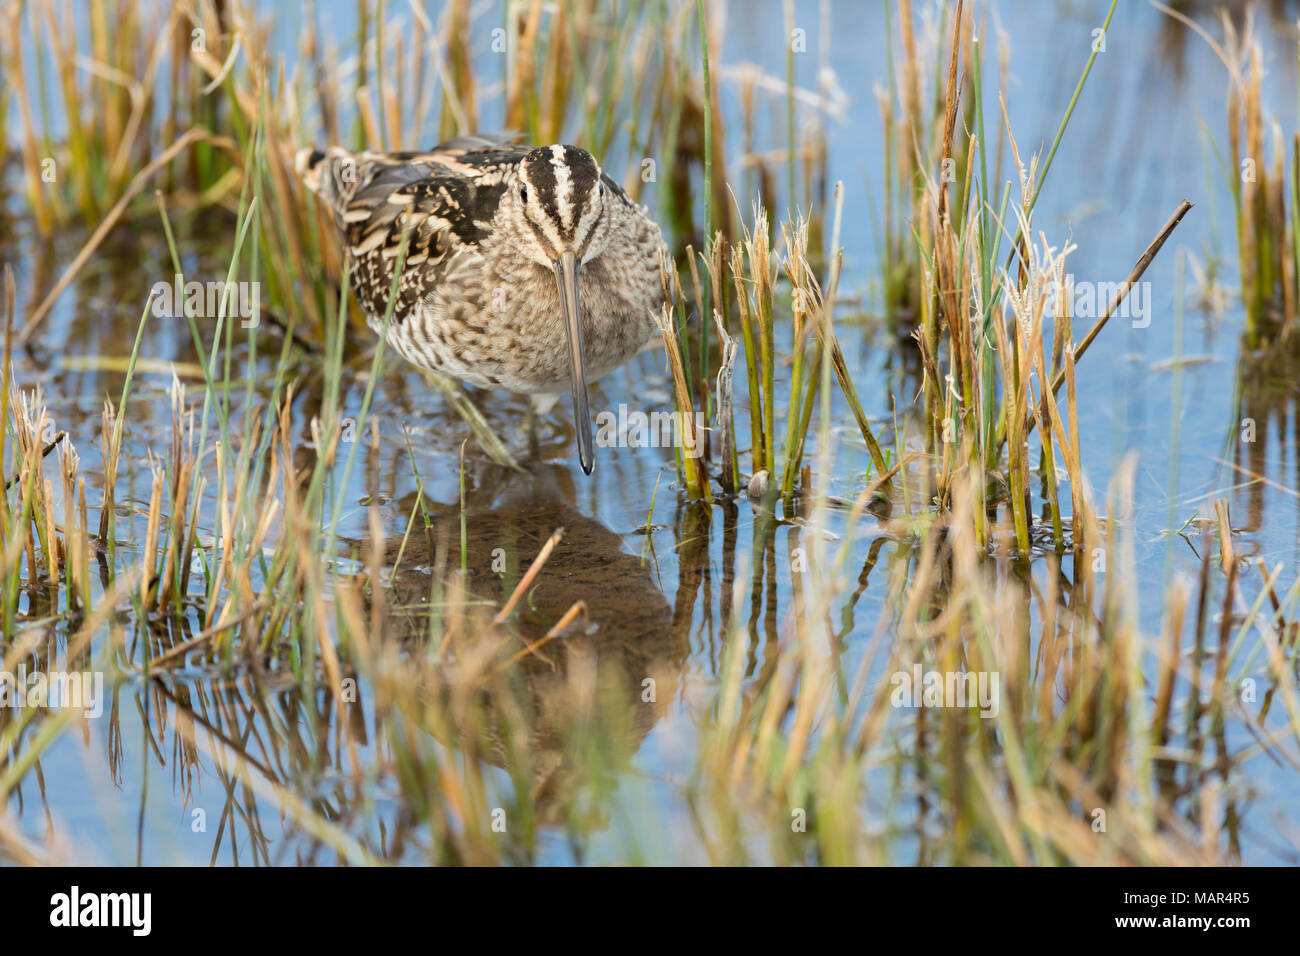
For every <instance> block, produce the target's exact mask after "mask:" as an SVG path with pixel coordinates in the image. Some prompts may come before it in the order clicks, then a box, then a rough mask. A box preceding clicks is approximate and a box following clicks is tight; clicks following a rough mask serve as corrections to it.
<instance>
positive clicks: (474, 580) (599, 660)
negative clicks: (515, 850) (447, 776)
mask: <svg viewBox="0 0 1300 956" xmlns="http://www.w3.org/2000/svg"><path fill="white" fill-rule="evenodd" d="M542 468H543V471H542V473H541V474H540V476H539V480H538V482H537V483H538V484H551V485H552V487H553V486H554V485H553V482H554V478H555V477H557V476H559V477H564V478H567V475H568V472H567V470H566V469H564V468H563V467H559V466H542ZM414 506H415V501H414V499H413V498H412V499H411V500H409V501H406V502H404V509H409V508H410V507H414ZM431 517H432V520H433V522H434V525H435V527H434V528H433V529H432V535H431V539H432V541H433V542H434V543H435V544H434V547H435V550H437V549H439V548H444V547H445V548H447V549H448V554H447V555H446V556H445V558H444V560H443V561H442V562H439V560H438V555H436V554H435V555H430V554H428V545H427V543H425V542H417V540H416V539H417V536H415V535H412V536H411V538H410V539H409V540H408V542H407V549H406V553H405V555H404V557H403V558H402V561H401V565H400V567H399V568H398V570H397V572H396V574H395V575H394V578H393V581H392V585H391V588H390V591H389V595H388V598H387V600H388V603H389V606H390V608H393V609H399V608H407V609H411V608H416V609H418V608H421V607H423V606H424V602H425V601H427V599H428V596H429V594H430V584H431V583H432V582H431V576H432V574H433V573H434V572H433V571H432V570H431V569H433V568H437V567H439V566H440V565H441V566H444V567H446V568H447V574H446V577H447V590H451V589H452V586H453V584H452V580H451V579H452V578H454V577H455V576H456V575H459V573H460V570H459V569H460V513H459V509H458V507H449V508H447V509H446V511H445V513H443V514H437V515H434V514H432V513H431ZM557 528H563V529H564V536H563V537H562V538H561V539H560V541H559V542H558V544H556V545H555V548H554V550H553V551H552V552H551V555H550V557H549V558H548V559H547V561H546V564H545V565H544V567H543V568H542V570H541V572H540V574H539V575H538V576H537V578H536V580H535V581H534V582H533V584H532V586H531V587H530V588H529V590H528V592H527V596H526V597H525V599H524V600H523V601H521V602H520V606H519V610H518V611H517V612H516V621H515V625H514V630H515V632H516V633H517V634H518V636H519V638H520V641H519V642H517V643H515V642H512V643H511V644H510V645H508V646H507V648H506V652H505V653H504V654H503V655H502V656H503V657H507V658H508V657H510V656H513V655H514V654H515V653H516V652H517V651H520V650H522V649H523V648H524V647H525V646H526V645H531V644H533V643H535V642H537V641H539V640H541V639H542V638H543V637H544V635H546V633H547V632H548V630H549V629H550V628H551V627H552V626H553V625H554V624H555V623H556V621H558V620H559V619H560V618H561V617H562V616H563V615H564V614H565V612H566V611H568V610H569V609H570V608H571V607H572V606H573V604H574V602H575V601H582V602H583V603H584V604H585V605H586V608H587V615H586V621H587V625H586V627H584V626H583V624H582V621H581V619H579V620H578V622H577V623H576V624H575V625H574V626H573V627H572V628H570V629H569V630H568V631H567V632H566V633H565V634H563V635H561V636H558V637H555V638H554V639H552V640H549V641H546V642H545V643H543V644H542V645H541V646H540V647H538V648H537V653H535V654H534V653H525V654H523V656H522V657H520V658H519V660H518V661H517V662H515V663H514V664H512V665H511V666H510V668H509V669H508V670H507V671H506V672H505V673H504V674H503V675H502V676H503V677H504V678H505V681H504V686H508V687H509V688H510V689H511V693H510V697H509V698H508V701H507V700H503V698H502V696H501V688H502V686H503V683H502V682H500V681H498V682H495V684H494V685H493V689H492V690H483V691H481V692H479V693H478V694H476V695H475V699H476V703H477V704H478V705H479V708H478V709H476V711H475V713H474V714H473V715H472V718H471V719H470V721H469V722H470V723H474V724H477V728H476V729H474V728H471V727H467V726H458V727H457V732H458V733H459V735H460V739H459V740H457V741H445V742H449V743H454V744H456V745H457V746H458V747H460V748H461V749H463V750H465V751H466V752H477V753H478V755H480V756H482V757H483V758H484V759H486V760H487V761H488V762H490V763H492V764H495V765H497V766H501V767H506V768H507V769H511V760H510V746H511V745H513V746H515V747H516V748H518V745H519V742H520V727H519V726H518V722H519V717H520V716H521V715H522V717H523V718H524V721H523V722H524V723H525V724H526V727H525V728H524V730H525V731H526V734H527V747H528V751H529V757H530V759H531V762H532V768H533V774H534V787H533V797H534V800H535V812H536V813H537V814H538V816H539V819H540V820H541V821H542V822H547V823H556V822H559V820H560V818H561V813H562V812H563V809H564V808H565V807H566V805H567V804H568V803H569V800H570V798H571V797H572V796H573V794H574V792H575V791H576V788H577V784H578V782H579V781H583V780H585V779H587V778H588V776H589V775H588V774H587V773H585V772H583V771H581V770H579V768H578V767H577V766H576V765H575V761H580V760H584V759H586V758H585V757H584V751H585V750H586V749H587V748H586V747H585V746H584V745H582V744H581V743H580V742H579V741H581V740H584V739H585V740H588V741H589V742H592V743H596V744H600V745H603V744H605V743H606V742H609V743H612V744H613V745H614V746H615V747H616V748H617V749H616V750H615V751H614V752H613V755H617V759H618V760H620V761H622V760H626V759H627V758H630V757H631V755H632V754H633V753H634V752H635V751H636V749H637V748H638V747H639V746H640V744H641V741H643V740H644V739H645V737H646V736H647V735H648V734H649V733H650V731H651V729H652V728H653V726H654V725H655V723H656V722H657V721H658V720H659V718H660V717H662V716H663V714H664V713H665V712H666V710H667V708H668V707H669V706H670V704H671V702H672V699H673V697H674V696H675V694H676V692H677V687H678V684H679V681H680V676H681V671H682V667H683V665H684V663H685V659H686V656H687V654H688V653H689V638H688V636H687V634H686V633H684V632H683V633H674V631H673V615H672V610H671V608H670V607H669V605H668V602H667V600H666V599H665V597H664V595H663V593H662V592H661V591H660V590H659V588H658V587H657V586H656V584H655V581H654V579H653V577H652V576H651V569H650V567H649V566H648V565H646V564H644V563H643V562H642V560H641V558H639V557H637V556H636V555H632V554H629V553H627V552H626V551H625V550H624V549H623V538H622V536H620V535H618V534H617V533H615V532H613V531H611V530H610V529H609V528H607V527H605V526H604V525H602V524H600V523H599V522H597V521H595V520H593V519H591V518H589V517H586V516H585V515H583V514H581V513H580V512H579V511H578V510H577V509H576V508H574V507H573V506H572V505H571V504H569V503H568V502H567V501H565V500H563V499H562V498H561V497H560V496H559V495H558V494H556V493H554V492H552V493H551V494H543V495H540V496H539V495H537V494H536V489H535V488H534V489H529V493H528V494H527V495H518V494H516V495H511V494H510V493H507V494H505V495H503V496H502V497H501V498H499V499H498V500H496V501H494V502H492V503H491V506H490V507H486V508H482V509H475V508H473V507H471V508H470V509H468V511H467V555H466V566H467V568H468V592H469V593H468V595H467V598H468V599H469V600H479V601H485V602H488V603H489V604H490V605H491V612H492V613H495V611H496V610H497V609H498V608H499V607H500V606H501V605H502V604H504V602H505V600H506V599H507V597H508V596H509V594H510V593H511V591H512V590H513V588H514V584H515V582H517V581H518V580H519V578H520V577H521V576H522V575H523V574H524V573H525V572H526V571H527V569H528V567H529V566H530V565H531V563H532V561H533V559H534V558H535V557H536V556H537V555H538V553H539V552H540V551H541V549H542V548H543V546H544V545H545V544H546V542H547V540H548V539H549V538H550V537H551V535H552V533H553V532H554V531H555V530H556V529H557ZM398 547H400V545H399V544H394V545H393V546H392V549H391V551H390V554H389V561H388V564H389V566H391V565H392V562H393V560H395V558H396V551H397V548H398ZM503 561H504V562H505V565H506V574H505V575H504V576H503V575H501V574H499V573H497V571H496V570H494V566H495V568H496V569H498V570H499V569H500V568H501V567H502V562H503ZM392 613H393V614H394V615H395V618H396V619H395V623H398V627H399V629H401V630H404V631H405V633H407V634H409V635H410V636H411V638H412V639H417V638H418V639H420V640H423V639H425V638H424V636H425V635H426V634H427V623H428V622H427V618H426V617H425V616H424V614H423V613H415V614H410V615H409V616H405V617H403V616H402V614H403V612H402V611H401V610H393V611H392ZM481 640H482V638H481V637H479V636H471V637H470V639H469V643H471V645H472V644H473V643H474V642H477V641H481ZM456 671H457V668H455V667H454V666H448V667H444V668H441V669H440V672H439V673H438V675H437V677H436V679H435V680H434V681H433V685H434V688H435V690H434V691H433V693H434V694H436V696H437V699H438V701H439V703H441V704H444V705H447V706H449V707H453V708H454V706H455V698H457V697H458V696H462V697H463V693H464V687H463V686H459V687H458V685H457V676H456ZM507 702H508V704H509V706H503V705H504V704H506V703H507ZM589 734H597V735H609V736H597V737H587V736H586V735H589ZM613 738H617V739H613ZM607 749H608V748H606V750H607ZM613 755H612V754H610V753H609V752H603V756H605V757H611V756H613ZM605 769H613V768H609V767H606V768H605Z"/></svg>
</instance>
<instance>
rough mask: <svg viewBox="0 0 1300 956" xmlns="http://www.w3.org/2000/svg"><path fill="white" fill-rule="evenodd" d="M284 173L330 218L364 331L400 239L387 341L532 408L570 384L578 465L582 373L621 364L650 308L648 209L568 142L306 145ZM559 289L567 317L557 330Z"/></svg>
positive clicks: (655, 302)
mask: <svg viewBox="0 0 1300 956" xmlns="http://www.w3.org/2000/svg"><path fill="white" fill-rule="evenodd" d="M297 165H298V171H299V174H300V175H301V176H302V178H303V180H304V181H305V182H306V184H307V185H308V187H310V188H311V189H312V190H313V191H314V192H315V193H316V194H317V195H318V196H320V198H321V199H322V200H323V201H324V202H325V203H326V205H327V206H328V207H329V209H330V212H331V214H332V215H333V219H334V222H335V225H336V226H337V227H338V229H339V231H340V234H341V236H342V240H343V245H344V247H345V250H346V254H347V257H348V260H349V262H350V263H351V267H352V279H351V281H352V285H353V287H354V288H355V289H356V290H357V294H358V297H359V298H360V300H361V302H362V304H363V305H364V307H365V309H366V312H367V315H368V317H369V322H370V325H371V327H372V328H374V329H375V330H376V331H382V328H383V320H384V315H385V312H386V309H387V306H388V299H389V295H390V292H391V289H392V282H393V274H394V271H395V269H396V266H397V260H398V253H399V250H400V248H401V244H402V237H403V235H404V233H406V234H409V239H408V240H407V253H406V264H405V268H404V269H403V272H402V276H401V280H400V283H399V287H398V295H397V301H396V304H395V306H394V310H393V316H392V321H391V323H390V326H389V333H388V341H389V343H390V344H391V345H392V347H393V348H395V349H396V350H397V351H398V352H400V353H401V354H402V355H403V356H404V357H405V358H406V359H408V360H409V361H410V362H412V363H414V364H415V365H417V366H419V367H421V368H425V369H428V370H430V371H433V372H437V373H440V374H443V375H447V376H450V377H452V378H455V379H459V380H460V381H463V382H468V383H471V384H474V385H479V386H483V387H488V388H502V389H506V390H507V391H511V392H518V393H523V394H527V395H530V396H532V397H533V400H534V404H535V405H536V406H537V407H538V409H539V410H542V411H545V410H547V409H549V408H550V406H551V405H553V404H554V401H555V399H556V398H557V397H558V396H559V395H560V394H562V393H563V392H565V391H567V390H570V389H571V390H572V392H573V395H574V405H575V416H576V417H577V419H578V420H577V421H576V422H575V424H576V426H577V428H578V433H579V449H580V451H581V452H582V453H583V454H582V464H583V467H584V469H585V470H587V471H590V464H591V460H590V459H591V437H590V421H589V413H588V412H587V409H586V386H585V378H584V376H585V377H586V378H599V377H600V376H602V375H604V374H606V373H608V372H610V371H611V370H613V369H615V368H617V367H618V366H619V365H622V364H623V363H624V362H625V361H627V359H629V358H630V357H631V356H632V355H634V354H635V353H636V352H637V351H638V350H639V349H640V348H641V346H642V345H644V344H645V343H646V341H647V340H648V339H649V338H650V336H651V335H652V334H653V333H654V331H655V322H654V315H655V314H656V313H658V311H659V309H660V307H661V305H662V302H663V292H662V289H663V285H662V278H661V276H662V273H661V261H662V262H663V263H665V264H666V263H667V261H668V260H667V249H666V247H665V246H664V242H663V237H662V235H661V234H660V231H659V227H658V226H657V225H656V224H655V222H654V220H653V219H651V217H650V215H649V213H648V211H647V210H646V209H645V208H644V207H641V206H638V205H637V204H636V203H634V202H632V200H631V199H630V198H629V197H628V195H627V193H626V192H624V190H623V189H622V187H620V186H619V185H618V184H617V183H615V182H614V181H613V180H612V179H610V178H609V177H608V176H606V175H604V173H602V172H601V170H600V168H599V166H598V165H597V164H596V161H595V159H594V158H592V156H591V154H590V153H588V152H586V151H585V150H582V149H579V148H578V147H575V146H544V147H539V148H533V147H528V146H520V145H512V144H507V143H503V142H500V141H498V140H495V139H491V138H487V137H467V138H464V139H458V140H453V141H451V142H448V143H444V144H442V145H440V146H437V147H435V148H433V149H432V150H429V151H428V152H423V153H392V154H377V153H350V152H348V151H346V150H343V149H339V148H337V147H334V148H330V149H329V150H327V151H325V152H320V151H311V150H303V151H302V152H300V153H299V154H298V162H297ZM579 282H580V287H581V291H580V293H579V290H578V285H579ZM562 289H564V290H565V291H562ZM566 293H567V295H568V296H569V297H570V298H573V299H577V300H578V302H579V303H580V306H581V308H580V315H581V320H580V323H579V322H578V319H577V313H576V312H574V313H573V315H574V318H573V321H572V322H566V316H568V315H569V312H566V303H565V295H566ZM584 428H585V430H586V438H585V442H584V439H583V431H584Z"/></svg>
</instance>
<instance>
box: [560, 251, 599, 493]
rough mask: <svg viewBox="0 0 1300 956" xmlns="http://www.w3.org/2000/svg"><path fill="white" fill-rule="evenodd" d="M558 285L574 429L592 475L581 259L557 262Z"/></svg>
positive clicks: (568, 255) (583, 460)
mask: <svg viewBox="0 0 1300 956" xmlns="http://www.w3.org/2000/svg"><path fill="white" fill-rule="evenodd" d="M554 268H555V284H556V285H557V286H558V287H559V289H560V308H561V309H563V311H564V328H565V331H567V332H568V334H569V363H570V365H571V366H572V368H573V378H572V385H573V428H574V431H576V432H577V433H578V461H579V463H580V464H581V465H582V470H583V471H584V472H586V473H587V474H588V475H590V474H591V469H592V468H594V467H595V466H596V453H595V450H594V448H593V446H592V439H591V409H590V408H589V407H588V405H587V374H586V372H585V371H584V369H583V367H582V309H581V307H580V306H579V304H578V260H577V258H576V257H575V256H574V254H573V253H572V252H565V253H563V254H562V255H561V256H560V258H559V259H557V260H556V261H555V263H554Z"/></svg>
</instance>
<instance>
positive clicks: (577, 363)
mask: <svg viewBox="0 0 1300 956" xmlns="http://www.w3.org/2000/svg"><path fill="white" fill-rule="evenodd" d="M605 198H606V197H605V186H604V185H603V184H602V182H601V173H600V166H599V165H597V163H596V159H595V157H593V156H592V155H591V153H589V152H587V151H586V150H585V149H580V148H579V147H577V146H560V145H556V146H541V147H538V148H537V149H534V150H533V151H532V152H530V153H529V154H528V155H527V156H525V157H524V158H523V159H522V160H520V161H519V166H518V168H517V170H516V175H515V177H514V182H513V184H512V185H511V189H510V196H509V199H508V200H507V202H509V203H510V204H511V210H512V212H513V213H514V215H515V217H516V218H517V219H518V220H521V221H522V223H523V226H522V228H520V229H518V230H516V232H515V236H516V240H517V241H518V242H519V243H520V245H521V246H522V249H521V251H522V252H523V253H524V255H525V256H527V258H529V259H530V260H532V261H533V262H536V263H537V264H539V265H542V266H545V267H546V268H548V269H550V270H552V271H553V272H554V273H555V283H556V287H557V289H558V292H559V298H560V310H561V311H562V312H563V319H564V327H565V329H566V330H567V332H568V337H569V358H570V362H571V365H572V382H571V384H572V387H573V418H574V421H573V425H574V429H575V430H576V432H577V434H578V458H579V461H580V463H581V464H582V470H583V471H585V472H586V473H587V474H591V469H592V467H593V465H594V462H595V452H594V449H593V447H592V431H591V411H590V409H589V407H588V404H587V378H586V373H585V372H584V370H583V358H582V353H583V344H582V311H581V307H580V301H581V300H580V298H579V291H578V290H579V275H580V272H581V267H582V263H583V262H588V261H590V260H591V259H594V258H595V257H596V256H597V255H599V254H600V252H601V251H602V249H603V247H604V241H605V230H604V229H603V228H602V225H603V220H604V218H605Z"/></svg>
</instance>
